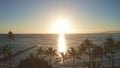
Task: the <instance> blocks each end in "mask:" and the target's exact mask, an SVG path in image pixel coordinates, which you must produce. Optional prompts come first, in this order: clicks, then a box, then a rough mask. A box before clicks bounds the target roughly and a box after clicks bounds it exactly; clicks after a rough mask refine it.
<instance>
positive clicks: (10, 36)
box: [7, 31, 14, 47]
mask: <svg viewBox="0 0 120 68" xmlns="http://www.w3.org/2000/svg"><path fill="white" fill-rule="evenodd" d="M7 39H8V40H9V47H10V42H11V40H14V36H13V32H12V31H9V32H8V36H7Z"/></svg>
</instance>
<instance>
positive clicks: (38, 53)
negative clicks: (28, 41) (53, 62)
mask: <svg viewBox="0 0 120 68" xmlns="http://www.w3.org/2000/svg"><path fill="white" fill-rule="evenodd" d="M43 54H44V50H43V48H42V47H39V49H37V55H38V57H39V58H40V59H42V58H43Z"/></svg>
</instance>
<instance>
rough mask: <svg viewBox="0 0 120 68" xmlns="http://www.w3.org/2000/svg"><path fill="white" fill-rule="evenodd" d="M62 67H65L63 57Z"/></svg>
mask: <svg viewBox="0 0 120 68" xmlns="http://www.w3.org/2000/svg"><path fill="white" fill-rule="evenodd" d="M63 68H65V64H64V59H63Z"/></svg>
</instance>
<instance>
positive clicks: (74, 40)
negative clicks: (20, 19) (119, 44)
mask: <svg viewBox="0 0 120 68" xmlns="http://www.w3.org/2000/svg"><path fill="white" fill-rule="evenodd" d="M109 36H112V37H113V39H114V40H115V41H120V33H110V34H108V33H98V34H97V33H96V34H65V35H64V38H65V40H66V46H67V48H69V47H77V46H79V45H80V43H82V41H84V40H85V39H89V40H91V41H92V42H93V43H94V44H103V43H104V42H105V39H106V38H107V37H109ZM58 38H59V34H14V40H12V41H11V42H10V47H11V48H12V51H13V53H15V52H18V51H20V50H23V49H25V48H28V47H30V46H34V45H37V46H38V47H39V46H42V47H44V48H47V47H53V48H56V49H57V44H58ZM8 43H9V42H8V39H7V34H0V48H1V47H2V46H3V45H6V44H8ZM38 47H36V48H33V49H31V50H28V51H26V52H24V53H22V54H20V55H18V56H16V57H15V58H14V59H12V64H13V65H18V64H19V62H20V60H21V59H24V58H25V57H27V56H28V55H29V54H30V53H34V52H35V51H36V49H37V48H38ZM0 57H1V56H0ZM116 62H117V63H118V62H119V63H120V61H116ZM105 64H107V63H106V62H105Z"/></svg>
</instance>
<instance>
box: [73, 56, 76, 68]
mask: <svg viewBox="0 0 120 68" xmlns="http://www.w3.org/2000/svg"><path fill="white" fill-rule="evenodd" d="M73 62H74V68H76V63H75V57H73Z"/></svg>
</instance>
